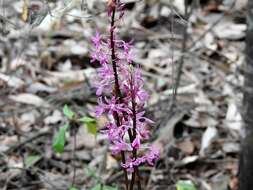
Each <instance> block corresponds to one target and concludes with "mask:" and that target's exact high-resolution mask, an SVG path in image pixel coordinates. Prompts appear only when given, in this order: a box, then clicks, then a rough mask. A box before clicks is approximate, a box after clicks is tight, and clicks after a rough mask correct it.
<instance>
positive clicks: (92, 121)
mask: <svg viewBox="0 0 253 190" xmlns="http://www.w3.org/2000/svg"><path fill="white" fill-rule="evenodd" d="M79 121H81V122H83V123H96V120H95V119H94V118H92V117H88V116H84V117H82V118H80V119H79Z"/></svg>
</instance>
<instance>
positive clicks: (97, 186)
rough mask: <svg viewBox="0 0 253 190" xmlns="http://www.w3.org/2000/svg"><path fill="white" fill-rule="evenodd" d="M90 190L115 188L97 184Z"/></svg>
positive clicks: (114, 189)
mask: <svg viewBox="0 0 253 190" xmlns="http://www.w3.org/2000/svg"><path fill="white" fill-rule="evenodd" d="M91 190H117V188H115V187H111V186H102V185H101V184H98V185H96V186H95V187H93V188H92V189H91Z"/></svg>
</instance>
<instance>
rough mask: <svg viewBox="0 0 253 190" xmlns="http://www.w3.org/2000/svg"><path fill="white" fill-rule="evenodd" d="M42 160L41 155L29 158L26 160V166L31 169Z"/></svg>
mask: <svg viewBox="0 0 253 190" xmlns="http://www.w3.org/2000/svg"><path fill="white" fill-rule="evenodd" d="M40 159H41V156H40V155H33V156H28V157H27V158H26V159H25V166H26V167H27V168H29V167H30V166H33V165H34V164H36V162H38V161H39V160H40Z"/></svg>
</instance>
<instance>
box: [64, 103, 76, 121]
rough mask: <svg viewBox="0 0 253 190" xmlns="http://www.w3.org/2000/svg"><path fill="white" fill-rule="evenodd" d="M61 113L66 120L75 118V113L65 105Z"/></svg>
mask: <svg viewBox="0 0 253 190" xmlns="http://www.w3.org/2000/svg"><path fill="white" fill-rule="evenodd" d="M63 113H64V115H65V116H66V117H67V118H68V119H73V117H74V116H75V113H74V112H73V111H72V110H71V109H70V108H69V107H68V105H67V104H65V105H64V107H63Z"/></svg>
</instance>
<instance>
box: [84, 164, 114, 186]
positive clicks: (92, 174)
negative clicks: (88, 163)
mask: <svg viewBox="0 0 253 190" xmlns="http://www.w3.org/2000/svg"><path fill="white" fill-rule="evenodd" d="M86 174H87V175H88V176H89V177H92V178H94V179H95V180H96V185H95V186H94V187H93V188H92V189H91V190H118V189H117V188H115V187H111V186H107V185H104V184H103V182H102V179H101V177H100V176H98V175H97V173H96V171H95V170H93V169H91V168H89V167H87V168H86Z"/></svg>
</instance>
